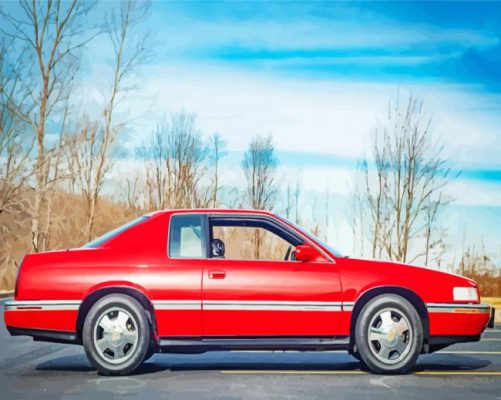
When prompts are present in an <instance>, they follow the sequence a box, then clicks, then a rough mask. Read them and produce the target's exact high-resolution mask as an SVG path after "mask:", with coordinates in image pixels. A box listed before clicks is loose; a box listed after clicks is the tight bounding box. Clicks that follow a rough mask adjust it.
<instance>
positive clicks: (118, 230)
mask: <svg viewBox="0 0 501 400" xmlns="http://www.w3.org/2000/svg"><path fill="white" fill-rule="evenodd" d="M148 218H149V216H147V215H143V216H142V217H139V218H136V219H134V220H132V221H129V222H127V223H126V224H125V225H122V226H119V227H118V228H116V229H113V230H112V231H110V232H108V233H105V234H104V235H103V236H100V237H98V238H97V239H94V240H93V241H92V242H89V243H87V244H85V245H84V246H83V248H84V249H92V248H97V247H100V246H102V245H103V244H105V243H106V242H108V241H109V240H111V239H113V238H114V237H116V236H118V235H120V234H121V233H123V232H125V231H126V230H128V229H130V228H132V227H133V226H136V225H138V224H140V223H141V222H144V221H146V220H147V219H148Z"/></svg>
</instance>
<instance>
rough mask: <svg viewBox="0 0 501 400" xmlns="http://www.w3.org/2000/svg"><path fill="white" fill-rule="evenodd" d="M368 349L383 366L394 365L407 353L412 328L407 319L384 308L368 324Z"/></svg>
mask: <svg viewBox="0 0 501 400" xmlns="http://www.w3.org/2000/svg"><path fill="white" fill-rule="evenodd" d="M367 337H368V342H369V349H370V351H371V352H372V354H373V355H374V356H375V357H376V358H377V359H378V360H380V361H381V362H383V363H385V364H396V363H398V362H399V361H402V360H403V359H404V358H405V357H406V356H407V354H408V353H409V351H410V349H411V345H412V340H413V337H412V328H411V324H410V323H409V320H408V319H407V317H406V316H405V315H404V314H403V313H402V312H401V311H399V310H397V309H396V308H385V309H383V310H381V311H379V312H377V313H376V315H375V316H374V317H373V318H372V320H371V322H370V324H369V332H368V335H367Z"/></svg>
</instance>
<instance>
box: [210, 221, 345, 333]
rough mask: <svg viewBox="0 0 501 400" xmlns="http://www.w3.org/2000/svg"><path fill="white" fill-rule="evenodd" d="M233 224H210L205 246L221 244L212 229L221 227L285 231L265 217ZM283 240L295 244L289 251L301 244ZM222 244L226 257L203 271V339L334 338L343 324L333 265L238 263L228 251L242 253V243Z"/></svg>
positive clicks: (214, 259)
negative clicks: (229, 337)
mask: <svg viewBox="0 0 501 400" xmlns="http://www.w3.org/2000/svg"><path fill="white" fill-rule="evenodd" d="M237 219H238V218H237V217H235V216H232V217H228V218H225V217H217V218H215V219H214V218H211V219H210V239H209V240H210V241H213V240H214V239H219V238H217V237H216V236H217V233H215V227H216V226H224V225H225V224H226V225H227V226H230V227H232V228H233V229H236V228H237V227H238V226H240V227H243V226H245V227H247V228H249V227H250V228H252V227H256V226H258V227H260V229H263V230H264V231H267V232H271V230H273V232H272V233H273V234H277V233H278V234H281V233H280V232H281V231H280V229H285V230H286V227H285V226H281V224H280V223H279V221H270V220H269V218H268V217H266V218H262V217H259V218H255V217H251V218H247V217H245V216H244V217H243V218H241V219H240V221H235V220H237ZM225 221H226V222H225ZM277 225H278V227H277ZM288 234H290V235H291V237H288ZM283 236H284V237H285V238H286V239H287V240H289V241H290V242H294V243H290V245H291V246H293V245H294V244H296V245H297V244H299V243H300V242H301V241H304V238H298V237H297V234H293V233H291V232H289V233H284V234H283ZM294 237H295V239H294ZM226 241H227V243H225V247H226V252H225V253H226V254H225V257H224V258H222V257H211V258H208V259H207V260H206V262H205V265H204V272H203V277H202V297H203V315H202V321H203V322H202V326H203V328H202V331H203V335H204V336H205V337H214V336H247V337H252V336H260V337H263V336H332V335H335V334H336V332H337V331H338V326H339V324H340V318H341V285H340V279H339V273H338V271H337V268H336V264H335V262H332V261H330V260H325V262H307V263H305V262H298V261H284V260H283V259H282V260H280V259H277V257H275V259H266V258H268V257H265V256H263V255H261V256H260V257H258V258H259V259H257V260H256V259H255V257H254V259H237V258H238V257H234V256H232V253H233V254H234V251H235V249H229V248H228V246H237V247H239V248H240V251H244V252H245V251H246V249H245V247H246V245H245V243H242V241H238V240H236V241H235V240H233V241H232V242H230V241H229V240H228V239H227V240H226ZM260 245H261V251H266V247H265V246H268V245H270V246H274V245H273V243H270V242H263V243H261V244H260ZM263 246H264V247H263ZM284 255H285V254H284ZM244 256H245V254H244ZM248 256H249V255H248V254H247V257H248ZM244 258H245V257H244ZM249 258H251V257H249ZM269 258H272V257H269Z"/></svg>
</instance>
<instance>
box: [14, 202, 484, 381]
mask: <svg viewBox="0 0 501 400" xmlns="http://www.w3.org/2000/svg"><path fill="white" fill-rule="evenodd" d="M491 311H493V310H491V308H490V307H489V306H488V305H483V304H479V293H478V289H477V285H476V283H475V282H474V281H472V280H470V279H466V278H463V277H460V276H456V275H451V274H446V273H443V272H438V271H434V270H430V269H426V268H419V267H412V266H408V265H403V264H397V263H392V262H379V261H367V260H358V259H353V258H348V257H343V256H342V255H340V254H338V253H337V252H336V251H334V250H332V249H331V248H329V247H328V246H327V245H325V244H324V243H322V242H321V241H320V240H318V239H317V238H315V237H314V236H312V235H310V234H308V233H306V232H304V231H303V230H301V229H300V228H298V227H297V226H295V225H294V224H292V223H290V222H288V221H287V220H285V219H283V218H280V217H278V216H276V215H273V214H271V213H268V212H262V211H245V210H220V209H213V210H209V209H207V210H166V211H159V212H155V213H151V214H148V215H146V216H143V217H140V218H138V219H136V220H134V221H132V222H129V223H128V224H126V225H124V226H122V227H120V228H118V229H116V230H114V231H112V232H109V233H108V234H106V235H104V236H102V237H101V238H99V239H97V240H95V241H93V242H90V243H88V244H87V245H85V246H84V247H82V248H79V249H71V250H64V251H54V252H47V253H38V254H30V255H27V256H26V257H25V259H24V261H23V263H22V266H21V268H20V271H19V275H18V279H17V284H16V292H15V298H14V300H12V301H9V302H7V303H6V305H5V323H6V325H7V328H8V330H9V332H10V333H11V335H28V336H32V337H33V338H34V339H35V340H44V341H52V342H61V343H77V344H83V346H84V347H85V352H86V354H87V356H88V358H89V360H90V361H91V363H92V364H93V365H94V366H95V367H96V368H97V369H98V370H99V371H100V372H101V373H103V374H128V373H130V372H132V371H133V370H135V369H136V368H137V367H138V366H139V365H140V364H141V363H142V362H143V360H145V359H146V358H148V357H150V356H151V355H152V354H153V353H155V352H166V353H168V352H182V353H201V352H205V351H209V350H228V349H264V350H275V349H280V350H340V349H343V350H347V351H349V352H350V353H351V354H352V355H354V356H355V357H357V358H359V359H361V361H363V363H365V364H366V365H367V366H368V367H369V368H370V369H371V370H372V371H374V372H376V373H403V372H406V371H408V370H409V369H410V368H411V367H412V366H413V365H414V364H415V362H416V359H417V357H418V355H419V354H421V353H430V352H433V351H435V350H438V349H441V348H443V347H445V346H448V345H450V344H452V343H458V342H469V341H478V340H479V339H480V335H481V333H482V332H483V330H484V329H485V328H486V326H487V325H490V324H493V313H492V312H491Z"/></svg>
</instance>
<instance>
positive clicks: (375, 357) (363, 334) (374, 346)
mask: <svg viewBox="0 0 501 400" xmlns="http://www.w3.org/2000/svg"><path fill="white" fill-rule="evenodd" d="M388 312H389V313H390V316H391V321H392V324H397V325H398V324H399V322H400V321H401V320H403V322H402V326H405V327H407V328H408V329H407V330H405V331H404V333H402V334H396V335H395V332H396V331H395V327H394V326H393V325H392V328H391V329H389V331H388V333H387V334H386V333H384V334H383V333H382V332H383V331H384V330H385V329H384V328H383V323H384V322H383V320H384V319H387V318H381V316H383V317H387V316H388V314H387V313H388ZM383 314H386V315H383ZM371 324H372V328H373V329H371V331H370V328H371ZM378 324H379V326H380V327H377V325H378ZM386 326H388V325H385V327H386ZM399 329H401V328H399ZM378 330H379V331H378ZM390 331H391V332H390ZM370 332H377V333H376V334H377V335H386V336H384V338H383V339H381V340H379V339H378V340H371V339H374V336H370V337H371V339H369V334H370ZM355 344H356V348H357V352H358V355H359V357H360V358H361V360H362V362H363V363H364V364H365V365H366V366H367V367H368V368H369V369H370V370H371V371H373V372H374V373H377V374H403V373H406V372H408V371H409V369H411V368H412V367H413V366H414V365H415V364H416V360H417V358H418V356H419V354H420V353H421V349H422V346H423V327H422V324H421V319H420V317H419V314H418V313H417V311H416V309H415V308H414V306H413V305H412V304H411V303H409V301H407V300H406V299H404V298H403V297H400V296H397V295H393V294H388V295H380V296H377V297H375V298H374V299H372V300H371V301H370V302H368V303H367V304H366V305H365V306H364V307H363V309H362V311H361V312H360V314H359V316H358V318H357V323H356V327H355ZM396 346H400V347H401V348H403V347H404V346H405V349H404V350H395V348H396ZM385 351H386V352H388V357H386V356H385ZM383 360H385V361H383Z"/></svg>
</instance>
